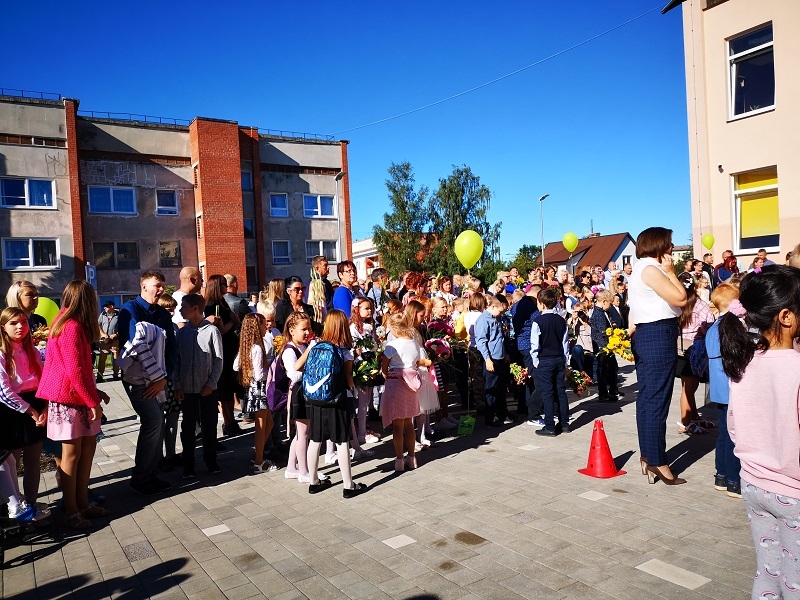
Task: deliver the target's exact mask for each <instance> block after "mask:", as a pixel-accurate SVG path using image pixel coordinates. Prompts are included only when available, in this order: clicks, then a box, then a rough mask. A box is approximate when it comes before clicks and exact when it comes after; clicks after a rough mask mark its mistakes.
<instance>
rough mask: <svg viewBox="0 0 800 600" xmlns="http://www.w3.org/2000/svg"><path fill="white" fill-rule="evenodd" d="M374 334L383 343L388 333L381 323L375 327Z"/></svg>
mask: <svg viewBox="0 0 800 600" xmlns="http://www.w3.org/2000/svg"><path fill="white" fill-rule="evenodd" d="M375 335H376V337H377V338H378V342H379V343H381V344H383V343H384V342H385V341H386V336H388V335H389V332H388V331H386V327H384V326H383V325H378V326H377V327H376V328H375Z"/></svg>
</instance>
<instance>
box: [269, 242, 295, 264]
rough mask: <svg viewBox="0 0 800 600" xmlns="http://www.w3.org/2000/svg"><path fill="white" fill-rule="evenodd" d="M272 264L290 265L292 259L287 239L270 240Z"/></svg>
mask: <svg viewBox="0 0 800 600" xmlns="http://www.w3.org/2000/svg"><path fill="white" fill-rule="evenodd" d="M272 264H273V265H290V264H292V259H291V257H290V256H289V241H288V240H273V241H272Z"/></svg>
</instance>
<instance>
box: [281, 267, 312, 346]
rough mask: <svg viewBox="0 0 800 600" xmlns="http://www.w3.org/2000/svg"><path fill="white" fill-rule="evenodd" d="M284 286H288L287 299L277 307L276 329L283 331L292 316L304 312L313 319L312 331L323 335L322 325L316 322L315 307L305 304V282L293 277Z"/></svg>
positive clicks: (288, 278) (285, 281)
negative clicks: (294, 313)
mask: <svg viewBox="0 0 800 600" xmlns="http://www.w3.org/2000/svg"><path fill="white" fill-rule="evenodd" d="M284 285H285V286H286V297H285V298H284V299H283V300H281V301H280V302H278V304H277V306H276V307H275V327H277V328H278V329H279V330H280V331H283V328H284V326H285V325H286V320H287V319H288V318H289V315H290V314H292V313H293V312H304V313H306V314H307V315H308V318H309V319H311V330H312V331H313V332H314V333H315V334H316V335H321V334H322V323H320V322H319V321H315V320H314V318H315V317H314V307H313V306H311V305H310V304H306V303H305V302H303V292H305V290H306V286H305V285H303V280H302V279H301V278H300V277H297V276H296V275H291V276H289V277H287V278H286V279H285V280H284Z"/></svg>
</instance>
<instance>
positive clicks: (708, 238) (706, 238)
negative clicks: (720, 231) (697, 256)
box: [701, 233, 714, 250]
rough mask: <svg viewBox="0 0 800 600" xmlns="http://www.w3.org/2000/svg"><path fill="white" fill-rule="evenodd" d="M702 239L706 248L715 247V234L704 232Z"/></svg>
mask: <svg viewBox="0 0 800 600" xmlns="http://www.w3.org/2000/svg"><path fill="white" fill-rule="evenodd" d="M701 240H702V242H703V246H705V247H706V250H711V248H713V247H714V236H713V235H712V234H710V233H704V234H703V237H702V238H701Z"/></svg>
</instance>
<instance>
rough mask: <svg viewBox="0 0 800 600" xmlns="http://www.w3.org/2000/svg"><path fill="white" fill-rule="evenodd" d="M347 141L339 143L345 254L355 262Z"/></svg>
mask: <svg viewBox="0 0 800 600" xmlns="http://www.w3.org/2000/svg"><path fill="white" fill-rule="evenodd" d="M347 144H349V142H348V141H347V140H342V141H341V142H339V146H340V147H341V149H342V171H344V172H345V175H344V177H342V183H341V186H342V201H343V202H344V215H343V218H344V254H343V256H345V257H346V258H347V260H353V232H352V229H351V226H350V167H348V165H347Z"/></svg>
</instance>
